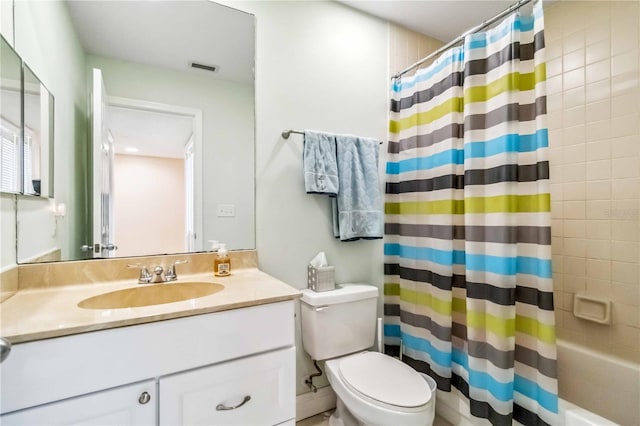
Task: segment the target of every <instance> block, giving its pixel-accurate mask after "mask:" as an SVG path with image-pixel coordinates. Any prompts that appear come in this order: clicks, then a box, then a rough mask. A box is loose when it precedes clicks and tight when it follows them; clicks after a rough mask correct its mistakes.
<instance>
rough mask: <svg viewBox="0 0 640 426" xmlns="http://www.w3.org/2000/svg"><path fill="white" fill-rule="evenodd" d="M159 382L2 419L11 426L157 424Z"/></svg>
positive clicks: (85, 396)
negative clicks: (157, 384)
mask: <svg viewBox="0 0 640 426" xmlns="http://www.w3.org/2000/svg"><path fill="white" fill-rule="evenodd" d="M157 403H158V401H157V398H156V382H155V381H154V380H148V381H146V382H142V383H134V384H132V385H127V386H121V387H118V388H114V389H108V390H104V391H100V392H96V393H92V394H89V395H83V396H79V397H76V398H71V399H67V400H64V401H59V402H53V403H51V404H45V405H41V406H39V407H34V408H27V409H26V410H20V411H16V412H13V413H9V414H3V415H2V416H0V424H2V425H3V426H10V425H50V426H54V425H56V426H57V425H60V426H62V425H86V426H89V425H121V426H133V425H139V426H143V425H144V426H152V425H154V424H155V423H156V421H155V419H156V406H157Z"/></svg>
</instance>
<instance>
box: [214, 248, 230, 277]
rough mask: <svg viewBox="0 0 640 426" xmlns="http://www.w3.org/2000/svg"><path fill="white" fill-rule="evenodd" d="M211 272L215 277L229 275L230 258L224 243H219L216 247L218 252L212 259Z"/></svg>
mask: <svg viewBox="0 0 640 426" xmlns="http://www.w3.org/2000/svg"><path fill="white" fill-rule="evenodd" d="M213 273H214V275H215V276H216V277H226V276H228V275H231V259H230V258H229V252H227V247H226V244H220V245H219V247H218V254H217V255H216V258H215V260H214V261H213Z"/></svg>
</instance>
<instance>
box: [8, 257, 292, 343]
mask: <svg viewBox="0 0 640 426" xmlns="http://www.w3.org/2000/svg"><path fill="white" fill-rule="evenodd" d="M185 281H202V282H215V283H219V284H222V285H224V290H222V291H220V292H218V293H214V294H211V295H209V296H204V297H200V298H197V299H190V300H185V301H181V302H173V303H165V304H161V305H152V306H145V307H138V308H121V309H83V308H79V307H78V306H77V305H78V302H80V301H81V300H84V299H86V298H88V297H92V296H96V295H99V294H103V293H107V292H110V291H115V290H121V289H125V288H131V287H136V286H139V285H146V286H152V285H172V283H161V284H136V282H135V281H132V280H130V279H129V280H126V281H111V282H107V283H96V284H82V285H69V286H62V287H51V288H35V289H25V290H20V291H18V292H17V293H16V294H15V295H14V296H12V297H11V298H9V299H8V300H6V301H4V302H2V304H0V318H1V322H0V336H2V337H4V338H5V339H8V340H9V341H10V342H11V343H13V344H15V343H22V342H29V341H33V340H40V339H47V338H51V337H60V336H67V335H71V334H78V333H85V332H89V331H97V330H104V329H108V328H115V327H123V326H128V325H134V324H144V323H149V322H154V321H160V320H166V319H172V318H180V317H186V316H191V315H198V314H205V313H212V312H218V311H225V310H229V309H236V308H244V307H248V306H255V305H262V304H266V303H273V302H280V301H285V300H293V299H295V298H297V297H298V296H299V295H300V292H299V291H298V290H296V289H294V288H293V287H291V286H289V285H287V284H285V283H283V282H282V281H280V280H278V279H276V278H273V277H271V276H270V275H268V274H266V273H264V272H262V271H260V270H258V269H256V268H247V269H236V270H235V271H233V273H232V275H231V276H228V277H214V276H213V275H212V274H211V273H208V274H193V275H181V276H180V278H179V280H178V281H175V282H177V283H179V282H185Z"/></svg>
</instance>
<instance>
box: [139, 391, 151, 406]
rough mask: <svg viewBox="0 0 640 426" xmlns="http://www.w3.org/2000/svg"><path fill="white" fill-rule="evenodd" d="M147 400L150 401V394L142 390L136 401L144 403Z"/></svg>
mask: <svg viewBox="0 0 640 426" xmlns="http://www.w3.org/2000/svg"><path fill="white" fill-rule="evenodd" d="M149 401H151V395H149V392H142V393H141V394H140V398H138V402H139V403H140V404H142V405H144V404H146V403H147V402H149Z"/></svg>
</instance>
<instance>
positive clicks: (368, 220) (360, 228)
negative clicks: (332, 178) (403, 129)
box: [333, 135, 384, 241]
mask: <svg viewBox="0 0 640 426" xmlns="http://www.w3.org/2000/svg"><path fill="white" fill-rule="evenodd" d="M379 146H380V144H379V142H378V141H377V140H375V139H370V138H360V137H357V136H349V135H344V136H343V135H336V148H337V163H338V180H339V185H340V191H338V196H337V198H336V199H335V201H334V202H333V209H334V214H333V222H334V226H333V229H334V235H335V236H336V237H339V238H340V240H341V241H355V240H358V239H361V238H363V239H378V238H382V237H383V236H384V215H383V211H382V195H381V194H380V185H379V183H378V150H379Z"/></svg>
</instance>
